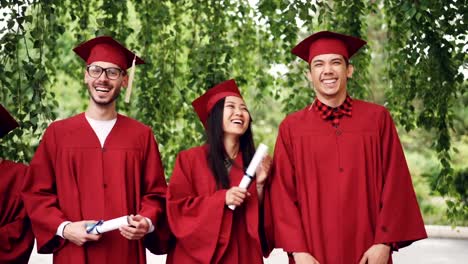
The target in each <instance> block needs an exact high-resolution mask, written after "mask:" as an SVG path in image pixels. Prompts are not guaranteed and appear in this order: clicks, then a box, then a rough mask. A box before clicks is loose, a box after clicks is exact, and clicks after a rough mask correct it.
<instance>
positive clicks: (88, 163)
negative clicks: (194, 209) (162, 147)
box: [23, 113, 167, 264]
mask: <svg viewBox="0 0 468 264" xmlns="http://www.w3.org/2000/svg"><path fill="white" fill-rule="evenodd" d="M166 189H167V185H166V181H165V178H164V172H163V166H162V163H161V159H160V155H159V151H158V146H157V143H156V141H155V140H154V136H153V133H152V131H151V129H150V128H149V127H147V126H145V125H143V124H141V123H139V122H137V121H135V120H133V119H131V118H128V117H125V116H122V115H118V116H117V122H116V123H115V125H114V127H113V128H112V130H111V132H110V133H109V135H108V137H107V139H106V141H105V144H104V147H103V148H101V145H100V143H99V139H98V138H97V136H96V134H95V133H94V131H93V129H92V128H91V126H90V125H89V123H88V122H87V120H86V118H85V115H84V114H83V113H82V114H79V115H76V116H74V117H71V118H68V119H65V120H62V121H57V122H54V123H52V124H51V125H50V126H49V127H48V128H47V130H46V132H45V134H44V136H43V138H42V141H41V143H40V145H39V147H38V149H37V151H36V153H35V155H34V158H33V160H32V162H31V165H30V169H29V175H28V182H27V184H26V186H25V190H24V192H23V197H24V201H25V205H26V209H27V210H28V213H29V215H30V217H31V220H32V226H33V231H34V233H35V235H36V238H37V243H38V246H37V248H38V252H39V253H52V252H53V253H54V262H56V263H69V264H73V263H113V264H116V263H145V262H146V257H145V245H144V244H143V241H141V240H140V241H134V240H132V241H130V240H127V239H125V238H124V237H122V236H121V235H120V233H119V231H118V230H117V231H113V232H108V233H105V234H104V235H103V236H102V237H101V239H100V240H99V241H98V242H87V243H86V244H85V245H84V246H83V247H79V246H76V245H75V244H73V243H71V242H68V241H65V240H64V239H62V238H60V237H59V236H56V235H55V234H56V231H57V227H58V226H59V225H60V223H62V222H64V221H67V220H69V221H72V222H74V221H80V220H99V219H104V220H108V219H112V218H116V217H120V216H123V215H129V214H137V213H138V214H141V215H142V216H145V217H148V218H149V219H151V221H152V222H153V224H154V225H155V228H156V230H157V231H156V232H158V231H164V230H159V226H158V223H160V222H161V219H163V218H164V210H165V193H166ZM149 235H150V236H149ZM149 235H146V236H145V237H148V236H149V237H151V235H154V233H152V234H149ZM147 246H151V245H147Z"/></svg>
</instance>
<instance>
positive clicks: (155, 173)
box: [138, 130, 170, 254]
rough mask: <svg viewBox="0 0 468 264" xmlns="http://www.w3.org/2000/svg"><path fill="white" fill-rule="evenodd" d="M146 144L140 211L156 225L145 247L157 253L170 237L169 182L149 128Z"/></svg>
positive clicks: (146, 240) (162, 249)
mask: <svg viewBox="0 0 468 264" xmlns="http://www.w3.org/2000/svg"><path fill="white" fill-rule="evenodd" d="M146 146H147V149H146V155H145V161H144V165H143V170H144V171H143V173H142V185H141V188H142V190H141V192H142V193H141V199H140V201H141V204H140V211H139V212H138V213H139V214H140V215H142V216H144V217H148V218H149V219H151V222H152V223H153V225H154V227H155V229H154V231H153V232H152V233H150V234H147V235H146V236H145V247H147V248H148V249H149V250H150V251H151V252H153V253H155V254H163V253H165V251H166V250H167V243H168V239H169V237H170V231H169V228H168V225H167V219H166V215H165V209H166V202H165V201H166V190H167V184H166V178H165V177H164V168H163V165H162V162H161V156H160V153H159V149H158V145H157V143H156V140H155V139H154V135H153V133H152V132H151V130H148V134H147V137H146Z"/></svg>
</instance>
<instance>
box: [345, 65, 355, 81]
mask: <svg viewBox="0 0 468 264" xmlns="http://www.w3.org/2000/svg"><path fill="white" fill-rule="evenodd" d="M353 72H354V66H353V65H352V64H349V65H348V67H347V68H346V77H348V78H351V77H353Z"/></svg>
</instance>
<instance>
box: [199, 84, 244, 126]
mask: <svg viewBox="0 0 468 264" xmlns="http://www.w3.org/2000/svg"><path fill="white" fill-rule="evenodd" d="M227 96H237V97H240V98H242V95H241V94H240V92H239V88H238V87H237V84H236V81H234V79H231V80H228V81H224V82H222V83H220V84H217V85H216V86H214V87H213V88H211V89H209V90H208V91H206V93H204V94H203V95H202V96H200V97H198V98H197V99H195V100H194V101H193V102H192V106H193V108H194V109H195V112H197V115H198V117H199V118H200V121H201V122H202V123H203V126H205V128H206V125H207V124H206V122H207V120H208V115H209V113H210V111H211V109H212V108H213V106H214V105H215V104H216V103H217V102H218V101H219V100H221V99H223V98H225V97H227Z"/></svg>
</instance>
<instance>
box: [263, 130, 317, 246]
mask: <svg viewBox="0 0 468 264" xmlns="http://www.w3.org/2000/svg"><path fill="white" fill-rule="evenodd" d="M290 139H291V137H290V135H289V130H288V127H287V126H286V124H285V123H284V122H283V123H282V124H281V125H280V128H279V132H278V138H277V140H276V145H275V152H274V156H273V173H272V182H271V188H270V190H268V191H267V193H266V197H267V198H266V203H269V205H266V206H270V207H271V210H272V214H273V220H274V224H273V227H274V235H273V236H274V240H275V246H276V247H279V248H283V249H284V250H285V251H286V252H308V249H307V244H306V240H305V237H304V232H303V228H302V221H301V214H300V212H299V208H298V201H297V189H296V181H295V176H296V175H295V172H294V160H293V155H292V153H293V152H292V151H293V150H292V146H291V143H290Z"/></svg>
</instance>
